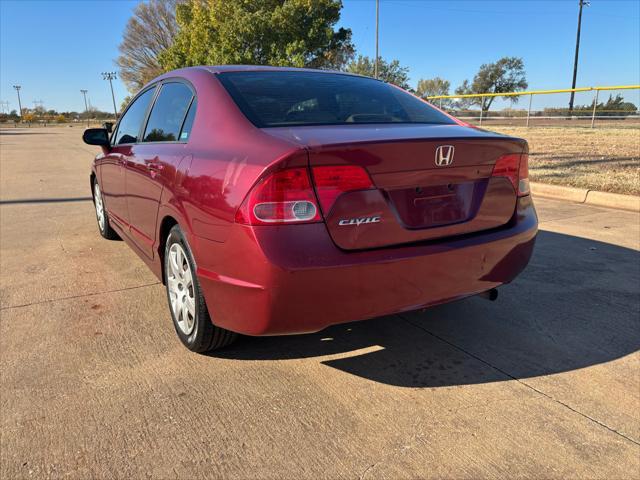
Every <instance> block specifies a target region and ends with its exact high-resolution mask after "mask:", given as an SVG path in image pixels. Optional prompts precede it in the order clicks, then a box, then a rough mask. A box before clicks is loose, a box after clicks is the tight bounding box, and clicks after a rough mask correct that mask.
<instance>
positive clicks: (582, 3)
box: [569, 0, 590, 115]
mask: <svg viewBox="0 0 640 480" xmlns="http://www.w3.org/2000/svg"><path fill="white" fill-rule="evenodd" d="M578 5H580V9H579V10H578V33H577V35H576V56H575V58H574V59H573V82H571V88H572V89H573V88H576V77H577V75H578V51H579V50H580V27H581V25H582V7H583V6H585V5H586V6H587V7H588V6H589V5H590V3H589V2H588V1H586V0H578ZM575 94H576V92H571V98H570V99H569V115H571V113H573V97H574V96H575Z"/></svg>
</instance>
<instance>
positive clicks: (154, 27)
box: [116, 0, 179, 92]
mask: <svg viewBox="0 0 640 480" xmlns="http://www.w3.org/2000/svg"><path fill="white" fill-rule="evenodd" d="M178 1H179V0H149V2H146V3H145V2H141V3H139V4H138V6H136V9H135V10H134V12H133V17H131V18H130V19H129V21H128V22H127V26H126V27H125V31H124V35H123V39H122V43H121V44H120V46H119V47H118V48H119V50H120V56H119V57H118V58H117V59H116V64H117V65H118V66H119V67H120V78H121V79H122V80H123V81H124V83H125V84H126V86H127V88H128V89H129V91H130V92H136V91H138V90H140V88H142V87H143V86H144V84H146V83H147V82H148V81H149V80H152V79H153V78H155V77H157V76H158V75H160V74H161V73H162V72H163V70H162V67H161V66H160V63H159V62H158V55H160V53H161V52H162V51H164V50H166V49H167V48H169V47H170V46H171V45H172V44H173V39H174V37H175V35H176V32H177V28H178V27H177V24H176V19H175V7H176V4H177V3H178Z"/></svg>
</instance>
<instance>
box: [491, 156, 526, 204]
mask: <svg viewBox="0 0 640 480" xmlns="http://www.w3.org/2000/svg"><path fill="white" fill-rule="evenodd" d="M491 176H492V177H506V178H508V179H509V181H510V182H511V185H513V189H514V190H515V191H516V193H517V195H518V196H519V197H523V196H525V195H529V155H528V154H526V153H523V154H519V153H516V154H508V155H503V156H501V157H500V158H498V160H497V161H496V164H495V165H494V166H493V173H492V174H491Z"/></svg>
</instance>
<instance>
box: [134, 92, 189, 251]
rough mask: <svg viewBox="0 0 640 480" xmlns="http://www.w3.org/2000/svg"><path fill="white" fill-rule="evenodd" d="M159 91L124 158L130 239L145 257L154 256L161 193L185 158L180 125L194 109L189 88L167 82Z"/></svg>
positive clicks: (181, 126) (184, 138)
mask: <svg viewBox="0 0 640 480" xmlns="http://www.w3.org/2000/svg"><path fill="white" fill-rule="evenodd" d="M159 88H160V91H159V92H158V94H157V96H156V99H155V101H154V104H153V107H152V108H151V112H150V113H149V118H148V120H147V124H146V127H145V129H144V133H143V135H142V139H141V141H140V142H138V143H137V144H136V145H134V146H133V150H134V151H133V155H131V156H130V157H128V158H127V170H126V177H125V183H126V188H125V190H126V198H127V209H128V212H129V223H130V232H131V238H132V239H133V241H134V242H135V243H136V245H137V246H138V247H139V248H140V249H141V250H142V251H143V252H144V253H145V254H146V255H147V256H148V257H149V258H153V257H154V251H153V244H154V242H155V240H156V239H155V233H156V220H157V215H158V207H159V205H160V197H161V195H162V190H163V189H164V188H165V186H167V185H170V184H171V183H172V181H173V179H174V176H175V171H176V169H177V167H178V164H179V163H180V160H182V158H183V157H184V156H185V155H187V153H186V151H185V148H186V140H187V139H188V131H187V135H186V136H184V135H183V124H184V123H185V118H186V117H187V112H188V111H189V108H190V107H191V106H193V108H194V109H195V99H194V93H193V90H192V88H191V86H190V85H188V84H186V83H183V82H181V81H177V80H171V81H165V82H163V83H162V85H161V86H160V87H159ZM192 104H193V105H192Z"/></svg>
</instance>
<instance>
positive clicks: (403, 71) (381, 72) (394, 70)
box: [346, 55, 409, 90]
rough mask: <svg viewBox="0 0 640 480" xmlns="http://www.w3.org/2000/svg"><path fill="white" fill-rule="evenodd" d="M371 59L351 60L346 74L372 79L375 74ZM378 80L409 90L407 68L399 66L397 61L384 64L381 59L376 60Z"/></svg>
mask: <svg viewBox="0 0 640 480" xmlns="http://www.w3.org/2000/svg"><path fill="white" fill-rule="evenodd" d="M374 63H375V62H374V60H373V59H372V58H369V57H366V56H362V55H358V58H356V59H355V60H352V61H351V62H350V63H349V64H348V65H347V68H346V70H347V72H350V73H357V74H359V75H366V76H367V77H373V76H374V74H375V65H374ZM378 78H379V79H380V80H383V81H385V82H387V83H392V84H394V85H397V86H398V87H400V88H404V89H407V90H408V89H409V68H408V67H402V66H400V62H399V61H398V60H392V61H390V62H386V61H385V60H383V59H382V58H380V59H379V60H378Z"/></svg>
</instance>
